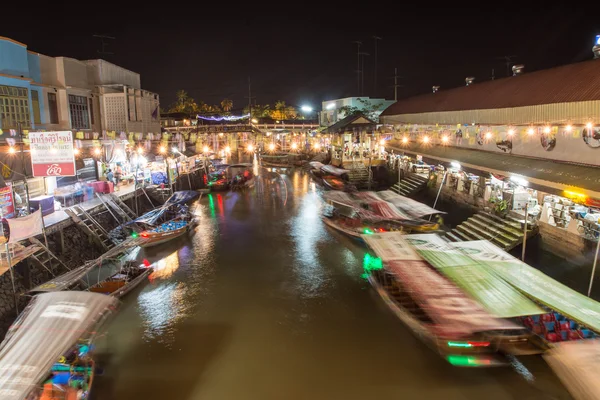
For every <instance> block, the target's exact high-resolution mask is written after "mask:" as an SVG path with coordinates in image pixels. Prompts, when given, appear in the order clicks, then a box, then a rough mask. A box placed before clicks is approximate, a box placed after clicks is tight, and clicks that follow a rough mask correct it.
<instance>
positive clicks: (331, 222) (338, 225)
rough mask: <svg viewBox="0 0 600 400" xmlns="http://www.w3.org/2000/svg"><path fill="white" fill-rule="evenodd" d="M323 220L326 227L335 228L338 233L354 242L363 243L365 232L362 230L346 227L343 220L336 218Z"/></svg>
mask: <svg viewBox="0 0 600 400" xmlns="http://www.w3.org/2000/svg"><path fill="white" fill-rule="evenodd" d="M322 220H323V223H325V225H327V226H329V227H330V228H333V229H335V230H336V231H338V232H340V233H342V234H344V235H346V236H348V237H350V238H352V239H354V240H357V241H359V242H363V239H362V237H361V234H362V233H364V232H363V231H361V230H360V228H358V227H352V226H347V225H344V224H343V223H342V221H341V220H339V219H335V218H330V217H323V218H322Z"/></svg>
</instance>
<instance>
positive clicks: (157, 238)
mask: <svg viewBox="0 0 600 400" xmlns="http://www.w3.org/2000/svg"><path fill="white" fill-rule="evenodd" d="M191 225H192V224H191V223H188V225H186V226H184V227H183V228H179V229H175V230H172V231H169V232H161V233H151V234H149V235H148V237H147V238H143V242H142V243H141V244H140V247H142V248H148V247H154V246H158V245H161V244H163V243H166V242H168V241H171V240H173V239H177V238H178V237H181V236H183V235H185V234H186V233H187V231H188V229H189V228H190V226H191Z"/></svg>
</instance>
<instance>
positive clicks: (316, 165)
mask: <svg viewBox="0 0 600 400" xmlns="http://www.w3.org/2000/svg"><path fill="white" fill-rule="evenodd" d="M308 165H310V166H311V168H314V169H321V167H323V166H325V164H323V163H322V162H319V161H310V162H309V163H308Z"/></svg>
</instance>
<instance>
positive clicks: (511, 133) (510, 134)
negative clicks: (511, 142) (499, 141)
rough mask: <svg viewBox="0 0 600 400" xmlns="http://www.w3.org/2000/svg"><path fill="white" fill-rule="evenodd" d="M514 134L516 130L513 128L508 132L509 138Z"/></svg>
mask: <svg viewBox="0 0 600 400" xmlns="http://www.w3.org/2000/svg"><path fill="white" fill-rule="evenodd" d="M514 134H515V130H514V129H512V128H511V129H509V130H508V136H512V135H514Z"/></svg>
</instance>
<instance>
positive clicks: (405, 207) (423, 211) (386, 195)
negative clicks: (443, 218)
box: [377, 190, 445, 218]
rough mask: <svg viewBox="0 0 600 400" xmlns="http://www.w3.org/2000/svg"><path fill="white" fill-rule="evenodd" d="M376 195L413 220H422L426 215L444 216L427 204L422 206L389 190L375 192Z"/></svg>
mask: <svg viewBox="0 0 600 400" xmlns="http://www.w3.org/2000/svg"><path fill="white" fill-rule="evenodd" d="M377 195H378V196H379V198H380V199H382V200H385V201H389V202H390V203H392V204H393V205H395V206H396V207H398V208H399V209H400V210H401V211H403V212H404V213H406V214H407V215H409V216H411V217H413V218H422V217H424V216H426V215H432V214H445V213H444V212H442V211H438V210H436V209H435V208H431V207H429V206H428V205H427V204H423V203H420V202H418V201H416V200H413V199H410V198H408V197H404V196H401V195H399V194H397V193H394V192H392V191H391V190H382V191H381V192H377Z"/></svg>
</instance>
